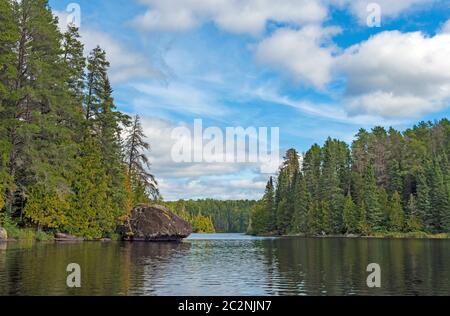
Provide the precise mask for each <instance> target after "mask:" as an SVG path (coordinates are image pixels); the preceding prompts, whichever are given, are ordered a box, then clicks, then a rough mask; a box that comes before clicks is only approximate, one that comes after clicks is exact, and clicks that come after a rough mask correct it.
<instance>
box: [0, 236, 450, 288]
mask: <svg viewBox="0 0 450 316" xmlns="http://www.w3.org/2000/svg"><path fill="white" fill-rule="evenodd" d="M69 263H77V264H79V265H80V267H81V287H80V288H68V287H67V285H66V278H67V276H68V274H69V273H68V272H66V267H67V265H68V264H69ZM369 263H378V264H379V265H380V267H381V288H369V287H368V286H367V284H366V279H367V276H368V275H369V272H366V268H367V265H368V264H369ZM0 295H177V296H178V295H220V296H221V295H450V241H449V240H403V239H397V240H385V239H345V238H295V237H292V238H288V237H286V238H257V237H251V236H245V235H242V234H211V235H199V234H193V235H192V236H191V237H190V238H188V239H186V240H184V241H183V242H181V243H144V242H134V243H128V242H104V243H102V242H84V243H53V242H52V243H30V244H27V243H25V244H23V243H16V242H12V243H0Z"/></svg>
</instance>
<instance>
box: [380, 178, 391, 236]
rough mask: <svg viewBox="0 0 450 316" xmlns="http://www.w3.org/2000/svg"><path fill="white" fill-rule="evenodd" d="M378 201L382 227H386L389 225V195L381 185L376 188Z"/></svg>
mask: <svg viewBox="0 0 450 316" xmlns="http://www.w3.org/2000/svg"><path fill="white" fill-rule="evenodd" d="M378 201H379V203H380V208H381V210H382V212H383V220H382V224H381V225H382V228H383V229H386V228H388V226H389V212H390V206H389V195H388V193H387V192H386V190H385V189H384V188H383V187H380V188H379V189H378Z"/></svg>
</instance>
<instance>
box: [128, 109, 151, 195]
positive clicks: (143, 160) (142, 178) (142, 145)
mask: <svg viewBox="0 0 450 316" xmlns="http://www.w3.org/2000/svg"><path fill="white" fill-rule="evenodd" d="M149 150H150V145H149V143H148V142H147V141H146V140H145V134H144V129H143V127H142V124H141V119H140V117H139V115H136V116H134V118H133V121H132V124H131V127H130V131H129V132H128V135H127V136H126V138H125V142H124V155H123V156H124V163H125V164H126V166H127V175H128V177H129V178H130V179H131V183H132V189H133V196H134V200H135V203H144V202H146V201H149V200H154V199H156V198H158V196H159V191H158V183H157V182H156V179H155V176H154V175H153V174H151V173H150V162H149V160H148V158H147V155H146V154H147V151H149ZM141 188H144V191H143V192H142V190H141Z"/></svg>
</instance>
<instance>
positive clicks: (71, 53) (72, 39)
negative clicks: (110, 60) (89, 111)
mask: <svg viewBox="0 0 450 316" xmlns="http://www.w3.org/2000/svg"><path fill="white" fill-rule="evenodd" d="M62 50H63V61H64V63H65V64H66V68H67V69H68V71H69V73H68V80H67V84H68V86H69V90H70V92H71V94H72V97H73V100H74V102H77V104H79V105H80V104H82V102H83V99H84V88H85V67H86V58H85V57H84V55H83V50H84V45H83V44H82V43H81V41H80V34H79V32H78V28H77V27H75V26H74V25H69V26H68V29H67V31H66V32H65V33H64V35H63V42H62Z"/></svg>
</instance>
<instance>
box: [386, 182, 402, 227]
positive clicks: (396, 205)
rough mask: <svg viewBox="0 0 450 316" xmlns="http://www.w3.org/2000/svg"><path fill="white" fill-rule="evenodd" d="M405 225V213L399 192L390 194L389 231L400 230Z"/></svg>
mask: <svg viewBox="0 0 450 316" xmlns="http://www.w3.org/2000/svg"><path fill="white" fill-rule="evenodd" d="M404 227H405V213H404V211H403V207H402V204H401V198H400V194H399V193H398V192H397V191H396V192H394V194H393V195H392V198H391V201H390V210H389V228H390V230H391V231H402V230H403V228H404Z"/></svg>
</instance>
